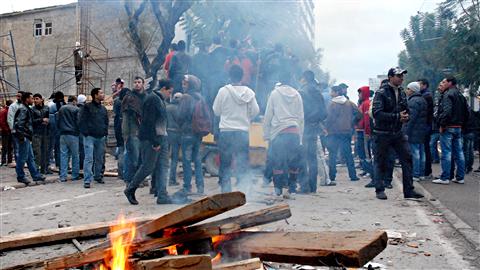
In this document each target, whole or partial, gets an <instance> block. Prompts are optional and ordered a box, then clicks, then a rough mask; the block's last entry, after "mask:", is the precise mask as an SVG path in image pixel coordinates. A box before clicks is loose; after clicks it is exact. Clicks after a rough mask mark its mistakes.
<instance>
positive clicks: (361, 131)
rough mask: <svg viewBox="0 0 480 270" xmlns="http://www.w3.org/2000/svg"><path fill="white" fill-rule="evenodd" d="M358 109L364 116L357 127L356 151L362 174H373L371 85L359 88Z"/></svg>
mask: <svg viewBox="0 0 480 270" xmlns="http://www.w3.org/2000/svg"><path fill="white" fill-rule="evenodd" d="M358 102H359V104H360V105H359V107H358V109H359V110H360V112H361V113H362V118H361V119H360V121H359V122H358V124H357V126H356V127H355V131H356V134H357V140H356V144H355V145H356V151H357V154H358V158H359V159H360V166H361V168H362V170H363V173H361V174H360V176H366V175H367V174H370V176H373V167H372V164H371V162H369V160H370V159H371V154H370V147H369V141H370V136H371V134H372V131H371V129H370V117H369V115H368V111H369V109H370V87H368V86H362V87H360V88H359V89H358Z"/></svg>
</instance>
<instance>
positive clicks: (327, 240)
mask: <svg viewBox="0 0 480 270" xmlns="http://www.w3.org/2000/svg"><path fill="white" fill-rule="evenodd" d="M234 237H235V238H236V239H235V240H230V241H226V242H224V243H223V244H221V245H220V247H219V249H220V250H221V251H222V252H224V254H225V255H226V256H227V257H228V256H229V255H228V254H232V256H233V255H235V256H242V257H245V258H249V257H258V258H260V259H261V260H262V261H272V262H280V263H295V264H303V265H315V266H344V267H362V266H363V265H365V263H367V262H369V261H371V260H372V259H373V258H375V256H377V255H378V254H380V253H381V252H382V251H383V250H384V249H385V248H386V246H387V240H388V238H387V234H386V233H385V232H383V231H370V232H369V231H348V232H242V233H236V234H235V235H234Z"/></svg>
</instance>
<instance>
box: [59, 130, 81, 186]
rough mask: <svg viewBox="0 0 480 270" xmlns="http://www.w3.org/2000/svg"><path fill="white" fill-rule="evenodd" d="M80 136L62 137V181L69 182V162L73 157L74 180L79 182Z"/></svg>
mask: <svg viewBox="0 0 480 270" xmlns="http://www.w3.org/2000/svg"><path fill="white" fill-rule="evenodd" d="M78 151H79V143H78V136H74V135H60V181H66V180H67V171H68V160H69V159H70V157H72V179H73V180H78V177H79V170H80V160H79V159H80V156H79V153H78Z"/></svg>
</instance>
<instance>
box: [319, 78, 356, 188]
mask: <svg viewBox="0 0 480 270" xmlns="http://www.w3.org/2000/svg"><path fill="white" fill-rule="evenodd" d="M342 93H343V90H342V88H341V87H339V86H334V87H332V91H331V92H330V95H331V96H332V103H330V106H328V116H327V119H326V120H325V128H326V129H327V148H328V155H329V156H328V168H329V170H328V173H329V176H330V181H332V182H331V184H330V185H335V183H336V182H335V178H336V176H337V156H338V151H340V152H341V156H342V157H344V158H345V161H346V163H347V168H348V175H349V176H350V180H351V181H358V180H359V179H358V177H357V173H356V171H355V164H354V162H353V156H352V148H351V142H352V129H353V126H352V124H353V122H354V121H353V120H354V115H355V114H356V111H358V108H357V106H356V105H355V104H353V102H351V101H350V100H348V99H347V98H346V97H345V96H344V95H343V94H342Z"/></svg>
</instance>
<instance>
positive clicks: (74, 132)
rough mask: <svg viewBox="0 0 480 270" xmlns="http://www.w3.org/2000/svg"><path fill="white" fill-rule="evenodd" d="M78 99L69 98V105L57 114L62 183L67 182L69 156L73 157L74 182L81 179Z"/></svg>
mask: <svg viewBox="0 0 480 270" xmlns="http://www.w3.org/2000/svg"><path fill="white" fill-rule="evenodd" d="M76 103H77V97H75V96H70V97H68V104H67V105H65V106H62V108H60V110H59V111H58V114H57V129H58V131H59V132H60V182H65V181H67V170H68V160H69V156H71V157H72V180H78V179H79V170H80V161H79V156H80V154H79V151H78V150H79V149H78V148H79V142H78V136H79V135H80V132H79V129H78V113H79V111H80V109H79V108H78V107H77V104H76Z"/></svg>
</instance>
